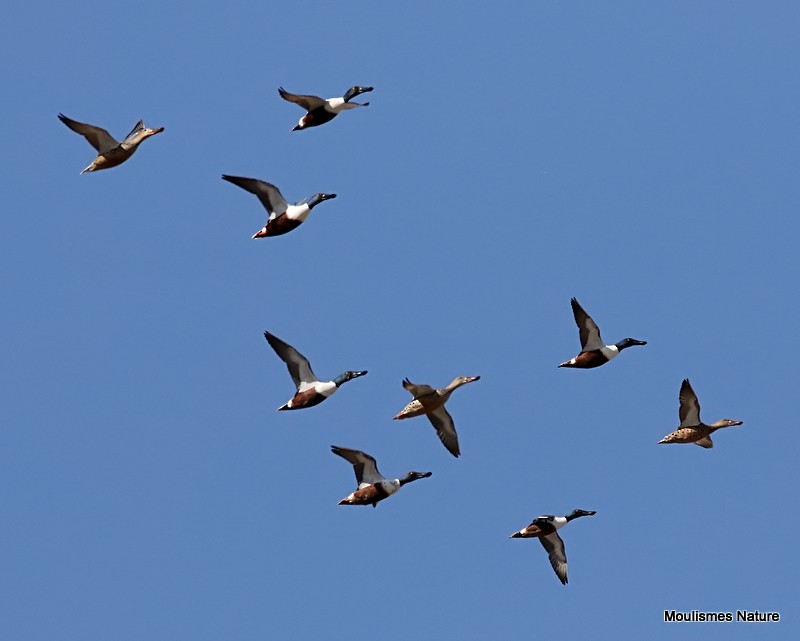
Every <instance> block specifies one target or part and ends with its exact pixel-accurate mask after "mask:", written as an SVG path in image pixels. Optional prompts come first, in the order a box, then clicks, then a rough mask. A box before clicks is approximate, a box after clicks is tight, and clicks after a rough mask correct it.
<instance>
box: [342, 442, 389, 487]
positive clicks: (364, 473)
mask: <svg viewBox="0 0 800 641" xmlns="http://www.w3.org/2000/svg"><path fill="white" fill-rule="evenodd" d="M331 452H333V453H334V454H337V455H338V456H341V457H342V458H343V459H345V460H346V461H349V462H350V463H352V464H353V469H354V470H355V471H356V481H357V482H358V487H359V489H360V488H361V487H362V486H366V485H372V484H373V483H380V482H381V481H383V480H385V479H384V477H383V476H381V473H380V472H378V464H377V463H376V462H375V459H374V458H372V457H371V456H370V455H369V454H365V453H364V452H362V451H360V450H348V449H347V448H345V447H338V446H337V445H331Z"/></svg>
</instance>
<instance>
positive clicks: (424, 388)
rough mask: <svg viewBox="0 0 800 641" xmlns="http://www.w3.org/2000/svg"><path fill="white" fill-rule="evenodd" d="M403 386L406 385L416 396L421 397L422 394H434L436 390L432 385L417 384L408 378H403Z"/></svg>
mask: <svg viewBox="0 0 800 641" xmlns="http://www.w3.org/2000/svg"><path fill="white" fill-rule="evenodd" d="M403 387H405V388H406V389H407V390H408V391H409V392H411V395H412V396H413V397H414V398H419V397H420V396H427V395H428V394H433V393H434V392H435V391H436V390H435V389H433V388H432V387H431V386H430V385H415V384H414V383H412V382H411V381H410V380H408V379H407V378H404V379H403Z"/></svg>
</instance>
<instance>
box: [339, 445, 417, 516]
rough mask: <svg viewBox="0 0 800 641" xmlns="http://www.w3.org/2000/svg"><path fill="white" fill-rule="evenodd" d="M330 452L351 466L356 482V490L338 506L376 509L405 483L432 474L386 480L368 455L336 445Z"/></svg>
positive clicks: (409, 475)
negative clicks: (365, 506)
mask: <svg viewBox="0 0 800 641" xmlns="http://www.w3.org/2000/svg"><path fill="white" fill-rule="evenodd" d="M331 451H332V452H333V453H334V454H337V455H339V456H341V457H342V458H343V459H345V460H346V461H350V463H352V464H353V468H354V469H355V471H356V481H357V482H358V489H356V491H355V492H353V493H352V494H349V495H348V496H346V497H345V498H343V499H342V500H341V501H339V505H371V506H372V507H378V503H379V502H380V501H383V499H385V498H387V497H389V496H391V495H392V494H394V493H395V492H397V491H398V490H399V489H400V488H401V487H403V486H404V485H405V484H406V483H411V481H417V480H419V479H425V478H428V477H429V476H431V475H432V474H433V472H409V473H408V474H406V475H405V476H404V477H403V478H401V479H387V478H385V477H384V476H382V475H381V473H380V472H379V471H378V465H377V464H376V463H375V459H374V458H372V457H371V456H370V455H369V454H364V452H360V451H358V450H348V449H346V448H344V447H337V446H336V445H331Z"/></svg>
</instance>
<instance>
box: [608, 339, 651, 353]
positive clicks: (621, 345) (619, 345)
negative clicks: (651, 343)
mask: <svg viewBox="0 0 800 641" xmlns="http://www.w3.org/2000/svg"><path fill="white" fill-rule="evenodd" d="M631 345H647V341H637V340H636V339H635V338H623V339H622V340H621V341H620V342H619V343H616V346H617V349H619V351H620V352H621V351H622V350H623V349H625V348H626V347H630V346H631Z"/></svg>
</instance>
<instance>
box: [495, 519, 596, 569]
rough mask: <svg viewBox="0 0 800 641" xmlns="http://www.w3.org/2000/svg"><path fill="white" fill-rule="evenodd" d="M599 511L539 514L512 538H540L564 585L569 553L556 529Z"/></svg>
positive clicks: (551, 563)
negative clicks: (563, 514) (560, 514)
mask: <svg viewBox="0 0 800 641" xmlns="http://www.w3.org/2000/svg"><path fill="white" fill-rule="evenodd" d="M595 514H597V512H594V511H589V510H572V512H571V513H569V514H567V516H552V515H546V516H538V517H536V518H535V519H533V521H532V522H531V524H530V525H529V526H528V527H525V528H522V529H521V530H520V531H519V532H514V534H512V535H511V536H510V537H508V538H510V539H534V538H536V539H539V540H540V541H541V542H542V546H544V549H545V550H547V556H548V557H549V558H550V565H552V566H553V570H555V572H556V576H557V577H558V578H559V580H560V581H561V584H562V585H566V584H567V553H566V550H565V549H564V541H562V540H561V537H560V536H558V532H557V531H556V530H560V529H561V528H562V527H564V526H565V525H566V524H567V523H569V522H570V521H571V520H572V519H577V518H578V517H580V516H594V515H595Z"/></svg>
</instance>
